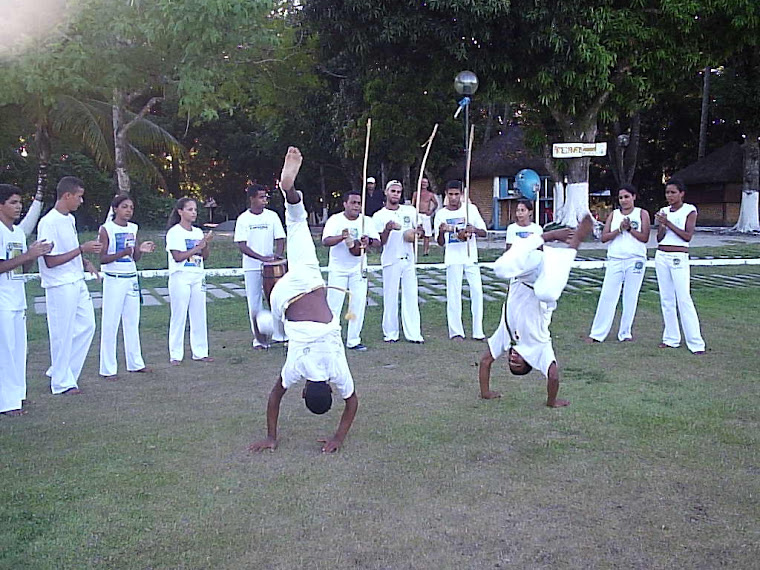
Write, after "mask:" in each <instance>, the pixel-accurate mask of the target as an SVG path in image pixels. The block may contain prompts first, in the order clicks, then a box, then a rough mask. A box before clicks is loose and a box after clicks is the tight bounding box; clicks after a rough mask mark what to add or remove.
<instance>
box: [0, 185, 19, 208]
mask: <svg viewBox="0 0 760 570" xmlns="http://www.w3.org/2000/svg"><path fill="white" fill-rule="evenodd" d="M14 194H18V195H19V196H21V188H19V187H18V186H14V185H13V184H0V204H5V203H6V202H7V201H8V199H9V198H10V197H11V196H13V195H14Z"/></svg>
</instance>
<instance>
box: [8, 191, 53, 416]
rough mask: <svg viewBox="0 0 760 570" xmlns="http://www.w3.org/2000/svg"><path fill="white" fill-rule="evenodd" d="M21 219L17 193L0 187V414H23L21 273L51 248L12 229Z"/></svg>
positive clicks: (24, 316)
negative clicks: (0, 370) (0, 372)
mask: <svg viewBox="0 0 760 570" xmlns="http://www.w3.org/2000/svg"><path fill="white" fill-rule="evenodd" d="M20 215H21V189H19V188H17V187H16V186H11V185H10V184H0V362H2V366H3V372H2V374H0V414H3V415H6V416H20V415H22V414H24V413H25V412H24V410H23V408H22V405H23V401H24V400H26V292H25V291H24V275H23V272H25V271H29V269H30V268H31V266H32V263H33V262H34V261H35V260H36V259H37V258H38V257H40V256H41V255H45V254H46V253H48V252H49V251H50V249H51V248H52V247H53V244H52V243H47V242H43V241H36V242H34V243H33V244H31V245H30V246H29V249H27V247H26V235H25V234H24V230H22V229H21V227H20V226H17V225H14V222H15V221H16V220H18V218H19V216H20Z"/></svg>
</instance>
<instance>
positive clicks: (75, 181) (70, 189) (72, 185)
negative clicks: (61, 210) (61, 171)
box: [55, 176, 84, 200]
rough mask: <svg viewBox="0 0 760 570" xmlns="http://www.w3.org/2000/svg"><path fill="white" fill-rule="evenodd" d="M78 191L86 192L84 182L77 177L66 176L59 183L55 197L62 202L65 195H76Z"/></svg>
mask: <svg viewBox="0 0 760 570" xmlns="http://www.w3.org/2000/svg"><path fill="white" fill-rule="evenodd" d="M77 190H84V182H82V180H81V179H80V178H77V177H76V176H64V177H63V178H61V179H60V180H59V181H58V186H57V188H56V190H55V196H56V198H57V199H58V200H60V199H61V198H63V195H64V194H66V193H69V194H75V193H76V191H77Z"/></svg>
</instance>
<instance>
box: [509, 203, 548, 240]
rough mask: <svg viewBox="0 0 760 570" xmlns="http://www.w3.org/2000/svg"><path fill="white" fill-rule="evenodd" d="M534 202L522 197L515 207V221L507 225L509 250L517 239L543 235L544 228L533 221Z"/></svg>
mask: <svg viewBox="0 0 760 570" xmlns="http://www.w3.org/2000/svg"><path fill="white" fill-rule="evenodd" d="M532 218H533V202H531V201H530V200H526V199H524V198H521V199H520V200H518V201H517V208H515V223H513V224H509V226H508V227H507V250H509V248H510V247H512V246H513V245H514V244H515V242H517V240H520V239H525V238H527V237H529V236H532V235H537V236H540V235H543V233H544V230H543V228H542V227H541V226H539V225H538V224H537V223H536V222H534V221H533V219H532Z"/></svg>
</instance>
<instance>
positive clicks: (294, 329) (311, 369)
mask: <svg viewBox="0 0 760 570" xmlns="http://www.w3.org/2000/svg"><path fill="white" fill-rule="evenodd" d="M302 160H303V158H302V157H301V152H300V151H299V150H298V149H297V148H295V147H290V148H289V149H288V153H287V154H286V155H285V164H284V165H283V167H282V175H281V177H280V186H281V188H282V190H283V191H284V192H285V195H286V196H285V198H286V213H285V221H286V225H287V234H288V237H287V244H288V249H287V251H288V264H289V267H290V270H289V271H288V272H287V273H286V274H285V275H284V276H283V277H282V278H281V279H280V280H279V281H278V282H277V283H276V284H275V285H274V288H273V289H272V291H271V295H270V306H271V307H272V313H273V317H274V319H275V320H280V321H284V324H285V334H286V335H287V336H288V339H289V340H288V355H287V358H286V360H285V366H283V367H282V371H281V373H280V377H279V378H277V381H276V382H275V384H274V387H273V388H272V391H271V392H270V394H269V401H268V403H267V437H266V439H263V440H261V441H257V442H254V443H252V444H251V445H250V446H249V449H250V450H251V451H263V450H264V449H269V450H272V451H273V450H275V449H276V448H277V443H278V442H277V420H278V418H279V415H280V403H281V402H282V397H283V396H284V395H285V392H286V391H287V390H288V388H290V387H291V386H293V385H294V384H296V383H298V382H299V381H301V380H305V382H306V385H305V387H304V389H303V393H302V395H303V398H304V401H305V403H306V407H307V408H308V409H309V410H310V411H311V412H313V413H315V414H324V413H325V412H327V411H328V410H329V409H330V407H331V406H332V388H331V387H330V384H329V383H332V384H333V385H334V386H335V388H336V389H337V391H338V393H339V394H340V397H341V398H343V400H344V402H345V408H344V409H343V415H342V416H341V418H340V423H339V424H338V429H337V431H336V432H335V435H333V436H332V437H331V438H329V439H325V440H320V441H322V442H323V445H322V451H323V452H325V453H332V452H334V451H337V450H338V449H339V448H340V446H341V445H342V444H343V440H344V439H345V437H346V434H347V433H348V431H349V429H351V424H352V423H353V421H354V417H355V416H356V410H357V409H358V407H359V399H358V398H357V397H356V392H354V380H353V377H352V376H351V371H350V370H349V369H348V363H347V362H346V352H345V348H344V347H343V341H342V340H341V333H340V322H339V320H338V317H336V316H334V315H333V313H332V311H331V310H330V306H329V305H328V304H327V289H326V287H325V282H324V281H323V279H322V274H321V272H320V270H319V261H318V260H317V254H316V250H315V249H314V242H313V241H312V238H311V232H310V231H309V225H308V222H307V214H306V209H305V208H304V205H303V199H302V197H301V195H300V193H299V192H296V190H295V187H294V185H293V184H294V182H295V179H296V176H297V175H298V171H299V169H300V168H301V162H302ZM328 382H329V383H328Z"/></svg>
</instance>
